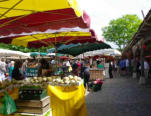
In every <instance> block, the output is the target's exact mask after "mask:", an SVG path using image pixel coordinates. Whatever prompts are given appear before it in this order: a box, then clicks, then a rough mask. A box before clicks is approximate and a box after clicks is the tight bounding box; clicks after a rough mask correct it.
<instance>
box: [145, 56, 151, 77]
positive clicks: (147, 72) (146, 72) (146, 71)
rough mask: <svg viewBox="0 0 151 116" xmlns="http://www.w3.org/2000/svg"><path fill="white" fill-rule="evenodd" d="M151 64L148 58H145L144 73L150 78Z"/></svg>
mask: <svg viewBox="0 0 151 116" xmlns="http://www.w3.org/2000/svg"><path fill="white" fill-rule="evenodd" d="M149 69H150V68H149V64H148V62H147V60H146V59H145V60H144V74H145V78H148V74H149Z"/></svg>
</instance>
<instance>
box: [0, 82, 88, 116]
mask: <svg viewBox="0 0 151 116" xmlns="http://www.w3.org/2000/svg"><path fill="white" fill-rule="evenodd" d="M18 91H19V90H18V88H15V89H13V90H12V91H10V92H8V94H9V95H10V96H11V97H12V98H13V99H14V100H16V99H18V94H19V93H18ZM47 94H48V96H50V108H51V109H52V116H87V111H86V104H85V88H84V86H83V84H80V85H79V86H78V85H77V86H73V85H70V86H52V85H48V87H47ZM0 96H2V95H0ZM0 107H1V103H0ZM14 115H15V114H14ZM0 116H3V115H1V114H0Z"/></svg>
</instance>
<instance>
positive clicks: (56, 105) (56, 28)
mask: <svg viewBox="0 0 151 116" xmlns="http://www.w3.org/2000/svg"><path fill="white" fill-rule="evenodd" d="M33 3H34V4H33ZM58 3H60V4H58ZM1 5H2V6H5V7H4V8H1V9H0V11H1V13H2V15H1V16H0V36H1V37H0V38H1V39H0V42H2V43H6V44H12V45H18V46H24V47H30V48H33V47H34V48H40V47H42V46H44V47H46V46H49V45H52V46H54V47H55V50H56V46H57V44H62V43H64V44H69V43H85V42H96V39H95V38H94V35H93V33H92V32H91V31H90V30H89V20H88V17H87V16H86V14H85V13H84V12H82V11H81V10H80V9H79V7H78V5H77V2H76V0H55V1H53V2H51V4H50V1H49V0H45V1H43V0H39V1H35V0H30V1H23V0H20V1H18V0H14V1H13V2H12V1H5V2H2V3H1ZM86 17H87V18H86ZM8 30H9V31H8ZM34 66H35V65H34ZM34 66H33V65H31V67H34ZM34 76H36V75H34ZM61 78H62V77H61ZM61 78H60V77H59V78H58V77H56V76H55V77H50V78H48V77H47V78H46V77H44V76H43V77H38V78H37V77H34V78H32V77H30V78H27V80H26V81H25V80H24V81H17V82H16V81H15V83H14V82H13V83H12V84H11V82H9V84H10V85H13V86H14V85H16V84H17V85H18V87H17V88H18V90H16V91H14V90H12V92H14V93H15V95H17V96H18V99H19V100H23V98H29V96H30V97H32V98H33V97H35V96H34V95H37V89H38V96H39V97H40V95H41V94H42V93H43V92H42V93H41V89H43V90H46V89H47V92H48V95H49V96H50V105H49V106H50V108H52V114H53V116H58V113H59V116H60V114H61V115H62V116H77V115H78V116H86V115H87V114H86V106H85V96H84V94H85V89H84V87H83V84H82V80H80V79H79V77H78V78H77V77H73V76H70V78H68V77H64V78H63V79H61ZM75 79H77V80H76V81H75ZM25 83H26V84H25ZM6 86H9V85H8V84H6ZM37 86H38V88H37ZM35 87H36V88H35ZM1 88H2V89H4V86H3V84H2V87H1ZM31 89H32V90H31ZM54 89H55V90H56V91H54ZM27 93H28V94H27ZM35 93H36V94H35ZM26 95H27V96H28V97H25V96H26ZM28 100H31V99H28ZM32 100H33V99H32ZM34 100H35V99H34ZM38 101H41V99H38ZM54 101H56V102H54ZM47 105H48V104H47ZM63 106H64V107H63ZM17 107H18V106H17ZM62 107H63V109H64V110H61V108H62ZM47 108H48V109H49V107H47ZM28 109H29V108H28ZM33 109H34V108H33V107H32V108H31V109H30V111H27V109H26V112H25V111H23V110H21V111H20V112H19V113H27V112H28V113H33ZM31 110H32V112H31ZM42 113H44V112H42Z"/></svg>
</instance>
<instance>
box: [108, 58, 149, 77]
mask: <svg viewBox="0 0 151 116" xmlns="http://www.w3.org/2000/svg"><path fill="white" fill-rule="evenodd" d="M133 72H136V74H137V78H139V77H140V76H141V73H142V72H141V61H140V60H139V59H138V58H136V60H130V59H116V60H114V61H110V62H109V77H110V78H113V77H119V76H128V77H130V76H132V74H133ZM150 73H151V68H150V64H149V62H148V61H147V59H144V76H145V78H149V74H150Z"/></svg>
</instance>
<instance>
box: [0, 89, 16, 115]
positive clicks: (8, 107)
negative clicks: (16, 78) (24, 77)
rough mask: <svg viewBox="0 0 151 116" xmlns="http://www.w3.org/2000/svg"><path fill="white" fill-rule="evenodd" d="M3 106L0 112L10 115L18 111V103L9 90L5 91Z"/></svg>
mask: <svg viewBox="0 0 151 116" xmlns="http://www.w3.org/2000/svg"><path fill="white" fill-rule="evenodd" d="M1 102H2V107H1V108H0V113H1V114H3V115H5V116H6V115H8V114H12V113H14V112H16V104H15V102H14V100H13V99H12V97H11V96H9V95H8V93H7V92H4V97H3V98H2V100H1Z"/></svg>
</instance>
